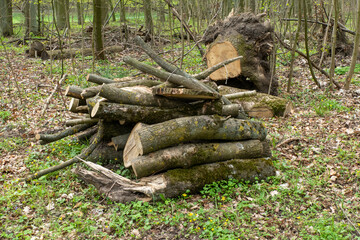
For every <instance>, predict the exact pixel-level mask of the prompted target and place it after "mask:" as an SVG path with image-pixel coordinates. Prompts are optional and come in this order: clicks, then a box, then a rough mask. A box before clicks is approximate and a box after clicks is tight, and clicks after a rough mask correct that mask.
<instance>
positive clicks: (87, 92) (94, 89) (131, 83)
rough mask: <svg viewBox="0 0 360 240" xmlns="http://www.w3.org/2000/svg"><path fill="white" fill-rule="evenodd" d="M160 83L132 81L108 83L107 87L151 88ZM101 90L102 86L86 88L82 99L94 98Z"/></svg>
mask: <svg viewBox="0 0 360 240" xmlns="http://www.w3.org/2000/svg"><path fill="white" fill-rule="evenodd" d="M161 83H162V82H160V81H154V80H133V81H129V82H115V83H109V84H108V85H109V86H111V87H113V88H124V87H132V86H147V87H153V86H156V85H159V84H161ZM101 88H102V85H100V86H95V87H88V88H86V89H84V90H83V91H82V93H81V97H82V98H90V97H94V96H96V95H97V94H98V93H99V92H100V90H101Z"/></svg>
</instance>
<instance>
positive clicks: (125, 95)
mask: <svg viewBox="0 0 360 240" xmlns="http://www.w3.org/2000/svg"><path fill="white" fill-rule="evenodd" d="M99 96H101V97H104V98H106V99H108V100H109V101H110V102H114V103H121V104H130V105H141V106H154V107H164V108H178V107H184V106H185V104H184V103H182V102H177V101H171V100H169V99H166V98H164V97H159V96H154V95H153V94H152V90H151V89H150V88H148V87H143V86H140V87H139V86H138V87H131V88H128V87H127V88H122V89H120V88H114V87H112V86H109V84H108V85H105V84H104V85H102V87H101V90H100V92H99Z"/></svg>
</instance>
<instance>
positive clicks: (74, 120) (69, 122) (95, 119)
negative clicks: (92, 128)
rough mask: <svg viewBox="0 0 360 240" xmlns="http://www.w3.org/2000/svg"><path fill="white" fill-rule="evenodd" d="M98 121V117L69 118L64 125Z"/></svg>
mask: <svg viewBox="0 0 360 240" xmlns="http://www.w3.org/2000/svg"><path fill="white" fill-rule="evenodd" d="M98 121H99V119H97V118H79V119H71V120H67V121H66V122H65V126H67V127H69V126H75V125H79V124H85V123H97V122H98Z"/></svg>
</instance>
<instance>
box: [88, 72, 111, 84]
mask: <svg viewBox="0 0 360 240" xmlns="http://www.w3.org/2000/svg"><path fill="white" fill-rule="evenodd" d="M86 80H87V81H88V82H92V83H96V84H99V85H101V84H104V83H105V84H109V83H115V81H114V80H111V79H109V78H105V77H102V76H99V75H96V74H88V75H87V76H86Z"/></svg>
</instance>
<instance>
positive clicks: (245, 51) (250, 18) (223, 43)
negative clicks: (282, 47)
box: [203, 13, 278, 95]
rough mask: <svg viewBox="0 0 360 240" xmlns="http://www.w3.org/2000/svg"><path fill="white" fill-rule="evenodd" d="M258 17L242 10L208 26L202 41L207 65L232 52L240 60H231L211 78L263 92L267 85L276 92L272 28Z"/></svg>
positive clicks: (229, 55)
mask: <svg viewBox="0 0 360 240" xmlns="http://www.w3.org/2000/svg"><path fill="white" fill-rule="evenodd" d="M261 18H262V16H256V15H254V14H252V13H243V14H240V15H238V16H229V17H227V18H226V19H225V20H224V21H221V22H217V23H215V24H214V25H212V26H210V27H209V28H208V29H207V31H206V33H205V35H204V38H203V42H204V43H205V44H206V45H207V53H206V58H207V64H208V67H212V66H213V65H215V64H216V63H219V62H221V61H224V60H225V59H228V58H233V57H234V56H243V58H242V59H241V60H240V61H241V63H240V62H238V61H236V62H233V63H231V64H229V65H228V66H226V67H223V68H221V69H219V70H217V71H216V72H214V73H212V74H211V75H210V78H211V79H212V80H216V81H226V82H227V83H228V84H229V85H232V86H237V87H240V88H243V89H254V90H257V91H259V92H263V93H268V91H269V88H270V93H271V94H272V95H277V87H278V83H277V79H275V78H274V77H272V76H271V71H270V69H271V68H270V56H271V54H272V53H273V38H272V32H273V29H272V27H271V26H270V24H269V22H267V21H266V22H264V21H262V19H261Z"/></svg>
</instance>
